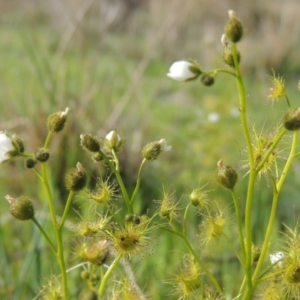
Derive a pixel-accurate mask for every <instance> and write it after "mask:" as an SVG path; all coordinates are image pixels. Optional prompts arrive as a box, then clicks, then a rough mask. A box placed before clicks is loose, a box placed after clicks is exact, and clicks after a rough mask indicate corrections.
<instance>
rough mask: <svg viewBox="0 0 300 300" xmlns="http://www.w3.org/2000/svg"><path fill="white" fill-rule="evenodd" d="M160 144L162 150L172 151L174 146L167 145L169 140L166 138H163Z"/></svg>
mask: <svg viewBox="0 0 300 300" xmlns="http://www.w3.org/2000/svg"><path fill="white" fill-rule="evenodd" d="M159 143H160V145H161V150H162V151H170V150H171V149H172V146H170V145H169V146H168V145H167V141H166V140H165V139H161V140H160V141H159Z"/></svg>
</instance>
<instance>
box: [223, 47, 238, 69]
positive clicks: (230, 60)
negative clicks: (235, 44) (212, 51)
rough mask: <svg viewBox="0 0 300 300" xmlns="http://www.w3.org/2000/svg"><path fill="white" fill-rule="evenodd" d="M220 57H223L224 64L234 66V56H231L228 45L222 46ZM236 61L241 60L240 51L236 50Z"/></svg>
mask: <svg viewBox="0 0 300 300" xmlns="http://www.w3.org/2000/svg"><path fill="white" fill-rule="evenodd" d="M222 57H223V61H224V62H225V64H226V65H228V66H229V67H232V68H234V67H235V64H234V58H233V54H232V50H231V48H230V47H224V48H223V53H222ZM237 61H238V63H240V61H241V54H240V52H237Z"/></svg>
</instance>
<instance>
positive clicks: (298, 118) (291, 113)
mask: <svg viewBox="0 0 300 300" xmlns="http://www.w3.org/2000/svg"><path fill="white" fill-rule="evenodd" d="M283 124H284V127H285V128H286V129H287V130H290V131H295V130H299V129H300V107H299V108H290V109H289V110H288V112H287V113H286V115H285V116H284V120H283Z"/></svg>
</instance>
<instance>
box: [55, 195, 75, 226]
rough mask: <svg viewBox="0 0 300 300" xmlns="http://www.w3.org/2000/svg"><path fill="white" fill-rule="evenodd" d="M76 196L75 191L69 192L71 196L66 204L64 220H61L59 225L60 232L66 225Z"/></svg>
mask: <svg viewBox="0 0 300 300" xmlns="http://www.w3.org/2000/svg"><path fill="white" fill-rule="evenodd" d="M74 195H75V193H74V191H70V192H69V196H68V199H67V202H66V206H65V209H64V213H63V215H62V218H61V220H60V223H59V225H58V230H60V231H61V230H62V228H63V226H64V223H65V221H66V218H67V215H68V212H69V210H70V207H71V203H72V200H73V197H74Z"/></svg>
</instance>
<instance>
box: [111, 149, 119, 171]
mask: <svg viewBox="0 0 300 300" xmlns="http://www.w3.org/2000/svg"><path fill="white" fill-rule="evenodd" d="M111 153H112V155H113V157H114V162H115V164H116V171H118V172H120V163H119V159H118V156H117V154H116V151H115V150H114V149H111Z"/></svg>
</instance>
